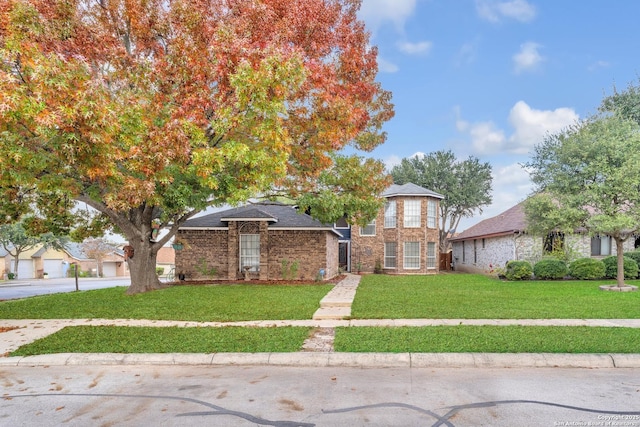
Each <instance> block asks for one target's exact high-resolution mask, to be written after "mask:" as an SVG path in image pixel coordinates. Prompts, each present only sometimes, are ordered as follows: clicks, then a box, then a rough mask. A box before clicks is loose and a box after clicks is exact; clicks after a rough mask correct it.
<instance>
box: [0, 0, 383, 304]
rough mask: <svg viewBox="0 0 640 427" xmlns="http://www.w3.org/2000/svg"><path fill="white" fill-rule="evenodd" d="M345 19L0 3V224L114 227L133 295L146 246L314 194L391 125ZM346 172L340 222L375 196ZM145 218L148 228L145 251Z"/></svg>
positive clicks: (239, 6)
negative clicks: (229, 214)
mask: <svg viewBox="0 0 640 427" xmlns="http://www.w3.org/2000/svg"><path fill="white" fill-rule="evenodd" d="M359 6H360V1H359V0H326V1H317V0H260V1H258V0H6V1H4V2H2V4H1V5H0V149H1V151H2V153H3V156H2V157H1V158H0V213H1V215H0V221H3V222H10V221H15V220H16V219H18V218H20V217H22V216H24V215H26V214H31V215H33V217H34V218H35V219H36V220H37V222H38V223H37V224H36V225H39V226H40V227H41V228H42V229H43V230H54V231H55V232H60V233H64V232H71V231H72V232H74V233H75V236H76V237H77V238H79V239H81V238H82V237H86V236H88V235H92V236H98V235H100V233H101V232H102V231H103V229H104V227H105V226H107V225H109V226H112V227H115V228H116V229H117V230H118V231H119V232H120V233H122V234H123V235H124V236H125V237H126V239H127V240H128V242H129V245H130V246H131V247H132V248H133V250H134V256H133V257H132V258H131V259H130V261H129V262H130V264H129V265H130V271H131V286H130V288H129V291H128V292H129V293H137V292H144V291H147V290H150V289H155V288H157V287H159V286H160V282H159V280H158V278H157V276H156V274H155V265H156V255H157V252H158V250H159V249H160V248H161V247H162V246H163V245H164V244H165V243H167V242H168V241H169V240H170V239H171V238H172V236H173V235H174V234H175V232H176V231H177V229H178V227H179V226H180V225H181V224H182V223H183V222H184V221H186V220H187V219H188V218H190V217H191V216H193V215H194V214H195V213H197V212H198V211H200V210H202V209H203V208H205V207H207V206H209V205H221V204H224V203H232V204H233V203H238V202H241V201H243V200H246V199H247V198H249V197H251V196H255V195H260V194H262V195H264V194H268V193H269V192H271V191H274V190H275V191H276V192H278V193H282V192H287V193H288V194H289V195H290V196H292V197H293V198H296V199H297V198H300V197H302V196H303V195H305V194H313V193H314V192H316V193H317V191H316V190H317V188H318V185H319V184H320V180H319V179H318V178H319V177H320V176H321V175H322V174H323V171H326V170H331V169H332V168H334V169H335V167H336V165H337V162H338V161H339V160H338V159H341V158H342V159H344V158H343V157H339V156H338V154H337V153H338V152H339V151H340V150H341V149H342V148H344V147H346V146H348V145H350V146H352V147H354V148H355V149H358V150H365V151H369V150H372V149H373V148H375V147H376V146H378V145H379V144H381V143H382V142H383V141H384V138H385V134H384V132H382V130H381V129H382V125H383V123H384V122H385V121H386V120H388V119H389V118H391V117H392V115H393V111H392V106H391V104H390V94H389V93H388V92H386V91H384V90H383V89H382V88H381V86H380V84H379V83H378V82H376V81H375V78H376V74H377V62H376V61H377V60H376V56H377V52H376V49H375V48H372V47H371V46H370V45H369V37H368V33H367V32H366V31H365V28H364V25H363V23H362V22H361V21H359V20H358V19H357V16H356V13H357V11H358V9H359ZM344 161H348V160H344ZM357 163H359V165H360V166H358V165H355V164H353V165H352V166H353V167H352V168H351V172H352V173H353V175H352V176H357V177H359V178H358V179H361V181H362V184H363V185H361V186H358V187H353V188H351V189H350V192H349V194H348V197H350V198H353V200H359V201H361V202H362V203H354V202H353V200H346V199H345V200H344V201H343V202H337V203H343V206H344V209H342V210H343V212H342V213H347V214H348V215H350V216H352V217H358V216H359V215H360V214H359V213H358V212H348V210H349V209H356V210H357V209H360V208H361V207H362V206H367V205H369V204H370V203H371V202H372V201H374V200H376V199H377V197H378V194H377V193H376V191H377V189H378V188H379V187H380V185H381V184H380V183H381V182H386V177H385V176H384V174H372V173H371V171H373V170H375V168H371V167H368V166H370V163H367V162H364V161H359V162H357ZM346 179H348V178H346ZM325 181H326V180H325ZM324 190H326V188H325V189H323V190H321V191H324ZM318 194H319V193H318ZM336 194H344V193H343V192H341V191H338V192H336ZM78 202H82V203H83V206H84V205H85V204H86V205H87V206H89V207H91V208H93V209H94V210H95V211H96V212H97V215H93V216H91V215H87V214H86V213H78V211H74V208H75V207H77V206H78V205H77V203H78ZM338 210H340V209H338ZM154 221H155V222H159V223H160V225H161V227H162V228H164V229H165V231H166V233H164V234H163V237H162V238H161V239H159V240H158V241H152V239H151V233H152V224H153V223H154Z"/></svg>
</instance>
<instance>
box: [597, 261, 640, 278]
mask: <svg viewBox="0 0 640 427" xmlns="http://www.w3.org/2000/svg"><path fill="white" fill-rule="evenodd" d="M602 262H603V263H604V267H605V272H604V275H605V277H606V278H608V279H615V278H616V277H617V275H618V258H617V257H616V256H608V257H606V258H604V259H603V260H602ZM636 277H638V263H637V262H636V261H635V260H633V259H632V258H629V257H626V256H625V257H624V278H625V279H635V278H636Z"/></svg>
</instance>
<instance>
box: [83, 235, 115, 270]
mask: <svg viewBox="0 0 640 427" xmlns="http://www.w3.org/2000/svg"><path fill="white" fill-rule="evenodd" d="M80 247H81V248H82V252H84V254H85V255H86V256H87V258H90V259H95V260H96V264H97V268H98V277H102V276H103V271H102V270H103V269H102V267H103V262H104V260H105V258H107V257H108V256H109V255H111V254H112V253H113V252H114V251H115V250H116V249H118V247H117V246H116V244H115V243H111V242H107V241H106V240H104V239H102V238H97V239H94V238H88V239H85V240H84V241H83V242H82V243H81V244H80Z"/></svg>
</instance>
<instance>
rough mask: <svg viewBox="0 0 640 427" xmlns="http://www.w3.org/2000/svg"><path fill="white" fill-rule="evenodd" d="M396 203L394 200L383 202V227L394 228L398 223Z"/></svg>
mask: <svg viewBox="0 0 640 427" xmlns="http://www.w3.org/2000/svg"><path fill="white" fill-rule="evenodd" d="M397 212H398V210H397V205H396V201H395V200H389V201H387V203H385V204H384V228H396V227H397V225H398V214H397Z"/></svg>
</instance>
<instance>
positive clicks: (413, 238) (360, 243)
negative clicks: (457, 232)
mask: <svg viewBox="0 0 640 427" xmlns="http://www.w3.org/2000/svg"><path fill="white" fill-rule="evenodd" d="M410 199H414V200H415V199H418V200H420V201H421V215H420V227H419V228H404V224H403V221H404V200H410ZM393 200H395V201H396V216H397V221H396V227H395V228H384V207H383V208H382V209H381V210H380V211H379V212H378V216H377V217H376V233H375V236H361V235H360V227H358V226H354V227H352V231H351V270H352V271H356V272H357V270H358V265H361V269H360V271H362V272H373V271H374V269H375V266H376V263H377V262H379V263H380V265H382V266H383V267H384V244H385V242H396V244H397V247H396V268H385V269H384V270H383V271H384V272H385V273H392V274H427V273H437V272H438V266H439V263H438V257H439V245H438V239H439V236H438V228H437V226H438V224H439V219H438V217H437V214H438V212H439V208H438V201H437V199H428V198H426V197H393V198H389V199H388V201H393ZM427 200H433V201H435V202H436V228H428V227H427ZM405 242H420V268H419V269H405V268H403V259H404V243H405ZM428 242H433V243H435V248H436V261H435V268H429V269H427V243H428Z"/></svg>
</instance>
